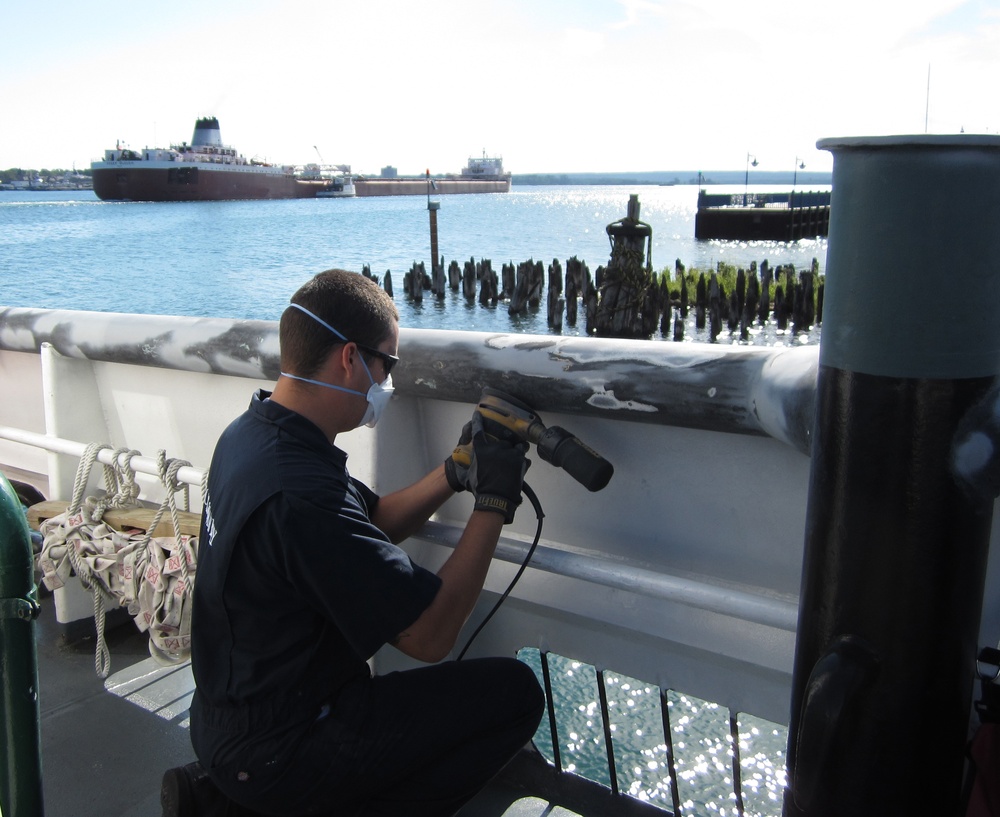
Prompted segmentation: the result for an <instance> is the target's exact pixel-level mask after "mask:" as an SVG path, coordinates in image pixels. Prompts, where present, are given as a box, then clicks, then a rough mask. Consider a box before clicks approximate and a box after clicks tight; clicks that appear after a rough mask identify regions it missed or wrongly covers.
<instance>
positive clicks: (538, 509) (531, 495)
mask: <svg viewBox="0 0 1000 817" xmlns="http://www.w3.org/2000/svg"><path fill="white" fill-rule="evenodd" d="M521 490H522V491H524V495H525V496H526V497H528V501H529V502H530V503H531V506H532V507H533V508H534V509H535V516H536V517H537V518H538V527H537V528H536V529H535V540H534V541H533V542H532V543H531V547H529V548H528V552H527V554H526V555H525V557H524V561H523V562H522V563H521V567H519V568H518V571H517V573H516V574H515V575H514V578H513V579H511V580H510V584H508V585H507V589H506V590H504V591H503V595H502V596H500V598H499V599H497V603H496V604H494V605H493V609H492V610H490V611H489V612H488V613H487V614H486V618H484V619H483V620H482V621H481V622H480V623H479V626H478V627H476V629H475V632H473V633H472V635H470V636H469V640H468V641H466V642H465V646H464V647H462V651H461V652H460V653H459V654H458V658H456V659H455V660H456V661H461V660H462V656H464V655H465V652H466V650H468V649H469V647H470V646H471V645H472V642H473V641H475V639H476V636H477V635H479V633H480V631H481V630H482V629H483V627H485V626H486V625H487V623H488V622H489V620H490V619H491V618H493V614H494V613H496V611H497V610H499V609H500V605H501V604H503V603H504V601H505V600H506V599H507V596H509V595H510V591H511V590H513V589H514V585H515V584H517V582H518V580H519V579H520V578H521V575H522V574H523V573H524V571H525V570H526V569H527V567H528V562H530V561H531V557H532V556H533V555H534V553H535V548H536V547H538V540H539V539H541V537H542V519H544V518H545V514H544V513H543V512H542V503H541V502H539V501H538V495H537V494H536V493H535V492H534V491H533V490H531V486H530V485H528V483H527V482H525V483H523V484H522V486H521Z"/></svg>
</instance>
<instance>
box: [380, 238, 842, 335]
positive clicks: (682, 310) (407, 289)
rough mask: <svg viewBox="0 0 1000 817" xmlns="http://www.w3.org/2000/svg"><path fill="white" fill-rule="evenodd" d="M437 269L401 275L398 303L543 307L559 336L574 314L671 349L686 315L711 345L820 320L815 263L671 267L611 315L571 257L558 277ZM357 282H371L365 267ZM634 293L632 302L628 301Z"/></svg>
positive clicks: (479, 267) (478, 268)
mask: <svg viewBox="0 0 1000 817" xmlns="http://www.w3.org/2000/svg"><path fill="white" fill-rule="evenodd" d="M444 270H445V260H444V258H442V259H441V262H440V264H439V265H437V267H436V270H435V274H434V275H429V274H428V273H427V270H426V266H425V265H424V263H423V262H420V263H414V264H413V266H412V267H411V268H410V270H409V271H408V272H406V273H405V275H404V276H403V292H404V296H405V297H406V299H407V300H409V301H413V302H415V303H421V302H422V301H423V299H424V297H425V294H429V296H430V297H431V298H434V299H436V300H438V301H443V300H444V299H445V297H446V293H448V292H449V291H450V292H461V293H462V295H463V297H464V298H465V299H466V301H467V302H469V303H474V302H478V303H480V304H481V305H483V306H493V307H496V306H498V305H501V304H506V305H507V311H508V313H509V314H510V315H511V316H516V315H520V314H526V313H527V312H528V311H529V310H537V309H539V308H541V306H542V303H543V299H544V304H545V309H546V312H547V321H548V326H549V327H550V328H551V329H552V330H553V331H555V332H559V331H562V328H563V323H564V321H565V324H566V325H568V326H576V325H577V322H578V317H579V313H580V311H582V312H583V317H584V320H585V321H586V329H587V334H588V335H596V336H601V337H629V338H651V337H653V335H655V334H656V333H657V331H659V334H660V336H661V337H662V338H664V339H666V338H672V339H673V340H675V341H681V340H683V339H684V331H685V324H686V321H687V318H688V315H689V314H690V312H691V311H692V310H694V314H695V328H696V329H698V330H702V329H705V328H706V327H708V330H709V335H710V337H711V339H712V340H713V341H714V340H716V339H717V338H718V337H719V335H720V334H721V333H722V330H723V326H724V325H725V326H726V327H727V328H728V330H729V331H730V332H731V333H733V334H735V333H736V332H738V333H739V337H740V339H741V340H747V339H748V338H749V336H750V330H751V329H752V328H753V327H754V326H755V325H760V326H763V325H765V324H767V323H768V322H769V321H772V320H773V321H774V324H775V326H776V327H777V328H778V329H779V330H782V331H784V330H787V329H789V328H791V330H792V331H793V332H800V331H807V330H809V329H810V328H811V327H812V326H814V325H816V324H819V323H822V321H823V289H824V282H823V276H822V275H820V273H819V264H818V262H817V261H816V260H815V259H814V260H813V263H812V268H811V269H810V270H807V271H796V269H795V267H794V266H793V265H784V266H782V265H779V266H777V267H772V266H770V264H769V263H768V261H767V260H766V259H765V260H764V261H763V262H762V263H761V264H760V265H759V266H758V264H757V262H756V261H753V262H751V264H750V266H749V268H748V269H744V268H742V267H740V268H736V269H733V268H732V267H729V266H727V265H724V264H721V263H720V264H719V265H718V266H717V269H716V270H714V271H710V272H707V273H706V272H704V271H699V270H692V271H688V270H687V269H686V268H685V266H684V264H682V263H681V262H680V261H679V260H678V261H676V262H675V266H674V270H673V273H672V274H671V273H670V272H669V271H668V270H664V271H663V272H661V273H652V272H650V274H649V280H648V281H643V282H642V283H641V285H640V286H641V289H639V288H633V289H632V290H631V292H630V296H629V297H631V300H629V298H628V297H627V298H624V299H621V297H620V296H621V293H622V288H621V287H618V289H616V290H615V291H614V294H618V295H619V298H620V301H621V303H619V304H616V307H615V308H612V307H611V306H610V305H609V303H608V301H609V299H610V297H611V296H610V295H609V291H610V288H609V287H608V285H607V268H605V267H603V266H601V267H598V268H597V270H596V272H595V273H594V275H593V276H592V275H591V272H590V269H589V267H588V266H587V264H586V262H584V261H581V260H580V259H579V258H577V257H576V256H573V257H572V258H569V259H567V260H566V262H565V272H564V268H563V264H562V262H560V260H559V259H558V258H554V259H553V260H552V263H551V264H549V265H548V269H547V270H546V267H545V265H544V264H543V262H541V261H535V260H533V259H529V260H527V261H522V262H520V263H518V264H515V263H513V262H511V263H508V264H503V265H502V266H501V272H500V276H499V277H498V276H497V274H496V272H495V270H494V269H493V264H492V261H490V259H488V258H487V259H481V260H480V261H476V259H475V258H470V259H469V260H468V261H466V262H465V263H464V265H463V266H462V267H460V266H459V264H458V262H457V261H451V262H450V263H449V264H448V265H447V272H443V271H444ZM546 272H547V280H546ZM363 274H364V275H366V276H367V277H369V278H372V279H373V280H376V281H378V280H379V279H378V278H377V277H376V276H374V275H372V273H371V270H370V268H369V267H367V266H366V267H365V268H364V270H363ZM380 283H381V285H382V286H383V287H384V288H385V290H386V292H388V293H389V294H390V295H392V294H393V287H392V273H391V271H389V270H386V273H385V275H384V276H383V277H382V279H381V281H380ZM636 292H640V293H641V297H636V296H635V293H636ZM602 303H603V304H604V311H603V312H602V310H601V306H602Z"/></svg>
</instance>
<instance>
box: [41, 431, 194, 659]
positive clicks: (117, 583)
mask: <svg viewBox="0 0 1000 817" xmlns="http://www.w3.org/2000/svg"><path fill="white" fill-rule="evenodd" d="M103 448H110V446H107V445H101V444H91V445H88V446H87V449H86V451H85V452H84V455H83V456H82V457H81V459H80V465H79V468H78V469H77V474H76V480H75V482H74V489H73V500H72V501H71V502H70V505H69V507H68V508H67V510H66V512H65V513H62V514H58V515H56V516H53V517H51V518H50V519H47V520H45V521H44V522H42V523H41V526H40V530H41V532H42V534H43V536H44V541H43V544H42V551H41V553H40V554H39V557H38V565H39V568H40V570H41V571H42V574H43V581H44V582H45V585H46V587H48V588H49V589H50V590H55V589H57V588H59V587H63V586H64V585H65V584H66V582H67V580H68V579H69V576H70V575H71V574H73V573H75V574H76V576H77V577H78V578H79V579H80V582H81V584H82V585H83V586H84V587H85V588H87V589H88V590H90V591H91V592H92V593H93V596H94V621H95V625H96V628H97V650H96V654H95V657H94V664H95V669H96V671H97V674H98V675H99V676H100V677H102V678H106V677H107V676H108V674H109V672H110V669H111V655H110V652H109V651H108V648H107V643H106V640H105V637H104V627H105V611H106V609H107V606H108V604H107V602H113V604H114V606H122V607H127V608H128V611H129V614H130V615H132V617H133V619H134V621H135V624H136V626H137V627H138V628H139V630H140V631H141V632H148V633H149V652H150V655H151V656H152V657H153V658H154V659H155V660H156V661H157V662H159V663H162V664H165V665H172V664H177V663H180V662H182V661H185V660H187V658H188V656H189V654H190V648H191V592H192V590H193V587H194V574H195V568H196V564H197V553H198V540H197V537H192V536H188V535H186V534H182V533H181V525H180V517H179V513H178V508H177V501H176V494H177V492H178V491H183V492H184V506H185V509H187V508H188V503H189V496H188V487H187V486H186V485H183V484H181V483H180V482H179V481H178V480H177V472H178V470H179V469H180V468H182V467H184V466H188V465H190V463H189V462H187V461H185V460H173V459H167V457H166V452H165V451H159V452H158V456H157V468H158V471H159V476H160V481H161V482H162V483H163V486H164V490H165V496H164V499H163V502H162V503H161V504H160V507H159V508H158V510H157V511H156V514H155V516H154V517H153V521H152V522H151V523H150V524H149V525H148V527H147V529H146V530H145V531H144V532H132V533H130V532H123V531H119V530H116V529H114V528H112V527H111V526H109V525H107V524H106V523H104V522H103V521H102V520H103V516H104V512H105V511H106V510H107V509H109V508H135V507H140V506H139V503H138V494H139V488H138V485H137V483H136V481H135V471H134V469H133V468H132V466H131V460H132V458H133V457H134V456H136V455H138V454H139V452H137V451H132V450H129V449H120V450H119V451H116V452H115V456H114V460H113V464H112V465H110V466H105V472H104V476H105V494H104V496H102V497H88V498H87V499H86V501H84V500H83V495H84V493H85V491H86V486H87V483H88V480H89V477H90V472H91V470H92V468H93V464H94V461H95V460H96V458H97V454H98V452H99V451H100V450H101V449H103ZM202 484H203V485H204V484H205V480H203V481H202ZM167 511H169V512H170V520H171V523H172V524H173V530H174V536H173V537H172V538H171V537H156V536H153V532H154V531H155V530H156V528H157V526H158V525H159V523H160V520H161V518H162V517H163V514H164V513H165V512H167Z"/></svg>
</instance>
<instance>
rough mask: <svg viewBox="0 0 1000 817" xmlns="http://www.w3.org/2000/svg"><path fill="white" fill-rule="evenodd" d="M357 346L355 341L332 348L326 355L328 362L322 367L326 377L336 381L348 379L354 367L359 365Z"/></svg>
mask: <svg viewBox="0 0 1000 817" xmlns="http://www.w3.org/2000/svg"><path fill="white" fill-rule="evenodd" d="M357 351H358V350H357V347H356V346H355V345H354V344H353V343H343V344H338V345H336V346H334V347H333V349H331V350H330V354H329V355H327V357H326V362H325V363H324V364H323V366H322V367H321V371H323V372H324V373H325V375H326V378H325V379H328V380H331V381H332V382H334V383H340V382H343V381H344V380H347V379H348V378H349V377H350V376H351V374H352V372H353V369H354V367H355V366H356V365H357V362H358V360H357Z"/></svg>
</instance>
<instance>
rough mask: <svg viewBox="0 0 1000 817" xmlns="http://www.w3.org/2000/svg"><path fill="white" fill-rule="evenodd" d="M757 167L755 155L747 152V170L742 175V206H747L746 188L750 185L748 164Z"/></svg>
mask: <svg viewBox="0 0 1000 817" xmlns="http://www.w3.org/2000/svg"><path fill="white" fill-rule="evenodd" d="M751 165H753V166H754V167H757V157H756V156H753V155H751V154H749V153H748V154H747V172H746V175H744V177H743V206H744V207H746V206H747V188H748V187H749V186H750V166H751Z"/></svg>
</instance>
